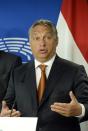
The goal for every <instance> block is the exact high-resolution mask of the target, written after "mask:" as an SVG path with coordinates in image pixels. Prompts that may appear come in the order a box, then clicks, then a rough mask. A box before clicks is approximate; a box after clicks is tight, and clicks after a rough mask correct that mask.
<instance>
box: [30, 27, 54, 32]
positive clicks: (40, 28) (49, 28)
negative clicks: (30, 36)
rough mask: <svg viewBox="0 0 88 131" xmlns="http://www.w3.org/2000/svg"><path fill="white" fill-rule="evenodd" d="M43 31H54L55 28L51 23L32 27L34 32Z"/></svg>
mask: <svg viewBox="0 0 88 131" xmlns="http://www.w3.org/2000/svg"><path fill="white" fill-rule="evenodd" d="M43 31H46V32H52V31H53V29H52V28H51V27H50V26H49V25H36V26H34V27H33V28H32V32H37V33H40V32H43Z"/></svg>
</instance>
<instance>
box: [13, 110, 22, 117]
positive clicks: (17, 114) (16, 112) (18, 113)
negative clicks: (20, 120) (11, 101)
mask: <svg viewBox="0 0 88 131" xmlns="http://www.w3.org/2000/svg"><path fill="white" fill-rule="evenodd" d="M20 116H21V113H20V111H16V110H15V111H13V112H12V113H11V114H10V117H20Z"/></svg>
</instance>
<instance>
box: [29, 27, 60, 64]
mask: <svg viewBox="0 0 88 131" xmlns="http://www.w3.org/2000/svg"><path fill="white" fill-rule="evenodd" d="M57 41H58V40H57V37H56V36H55V34H54V33H53V31H52V29H51V28H50V27H48V26H45V25H37V26H35V27H34V28H33V29H32V32H31V35H30V45H31V49H32V52H33V55H34V57H35V58H36V59H37V60H38V61H40V62H46V61H48V60H49V59H51V58H52V56H53V55H54V54H55V52H56V46H57Z"/></svg>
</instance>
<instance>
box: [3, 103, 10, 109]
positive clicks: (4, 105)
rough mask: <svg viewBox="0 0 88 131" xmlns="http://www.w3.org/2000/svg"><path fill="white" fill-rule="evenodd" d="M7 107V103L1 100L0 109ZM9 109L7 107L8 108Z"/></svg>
mask: <svg viewBox="0 0 88 131" xmlns="http://www.w3.org/2000/svg"><path fill="white" fill-rule="evenodd" d="M7 108H8V106H7V104H6V101H2V110H3V109H7ZM8 109H9V108H8Z"/></svg>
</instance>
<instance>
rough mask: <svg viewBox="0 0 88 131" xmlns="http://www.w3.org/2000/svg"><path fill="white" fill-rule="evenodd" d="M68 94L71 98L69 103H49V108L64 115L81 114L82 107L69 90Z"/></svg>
mask: <svg viewBox="0 0 88 131" xmlns="http://www.w3.org/2000/svg"><path fill="white" fill-rule="evenodd" d="M69 95H70V98H71V101H70V103H59V102H55V103H54V104H53V105H51V110H52V111H55V112H57V113H59V114H60V115H63V116H66V117H70V116H79V115H81V114H82V107H81V105H80V103H79V102H78V101H77V99H76V97H75V96H74V94H73V92H72V91H70V92H69Z"/></svg>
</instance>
